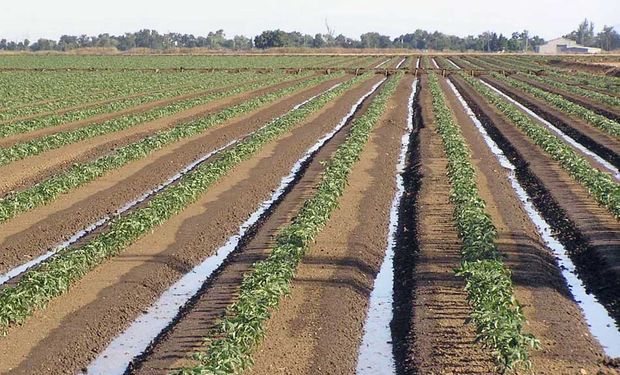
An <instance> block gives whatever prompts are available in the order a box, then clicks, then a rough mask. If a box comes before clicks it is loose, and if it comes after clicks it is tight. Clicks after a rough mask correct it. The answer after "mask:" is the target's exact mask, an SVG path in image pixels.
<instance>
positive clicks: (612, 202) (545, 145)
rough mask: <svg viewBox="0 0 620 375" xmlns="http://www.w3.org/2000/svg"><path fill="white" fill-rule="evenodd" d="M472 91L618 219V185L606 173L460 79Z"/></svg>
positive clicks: (500, 100) (489, 93)
mask: <svg viewBox="0 0 620 375" xmlns="http://www.w3.org/2000/svg"><path fill="white" fill-rule="evenodd" d="M462 77H463V79H465V81H467V82H468V83H469V84H470V85H471V86H472V87H473V88H474V89H475V90H476V91H478V92H479V93H480V94H481V95H482V96H483V97H484V98H486V99H487V100H488V101H489V102H490V103H491V104H492V105H493V106H494V107H495V108H497V109H498V110H499V111H500V112H501V113H503V114H504V115H505V116H506V117H507V118H508V119H509V120H510V121H512V122H513V123H514V124H515V125H517V126H518V127H519V128H520V129H521V130H522V131H523V132H524V133H525V134H526V135H527V136H528V137H530V139H532V141H534V143H535V144H537V145H538V146H539V147H540V148H542V149H543V150H544V151H546V152H547V153H548V154H549V155H550V156H551V157H552V158H553V159H554V160H556V161H557V162H558V163H559V164H560V166H562V168H564V169H565V170H566V171H567V172H568V173H569V174H570V175H571V176H572V177H573V179H575V181H577V182H578V183H580V184H582V185H583V186H584V187H585V188H586V189H587V190H588V191H589V192H590V194H591V195H592V196H593V197H594V199H595V200H596V201H597V202H598V203H599V204H601V205H602V206H604V207H607V209H608V210H609V212H611V213H612V214H613V215H614V216H615V217H616V218H618V219H620V185H618V184H617V183H616V182H614V181H613V180H612V178H611V176H609V175H608V174H607V173H604V172H602V171H600V170H598V169H596V168H594V167H593V166H592V165H591V164H590V163H589V162H588V161H587V160H586V159H585V158H584V157H583V156H581V155H579V154H577V153H576V152H575V150H573V149H572V148H571V147H570V146H569V145H568V144H566V143H565V142H564V141H562V140H561V139H560V138H558V137H557V136H555V135H554V134H553V133H551V131H550V130H549V129H547V128H546V127H544V126H543V125H539V124H538V123H536V122H535V121H533V120H532V119H530V118H529V117H528V116H527V115H525V114H524V113H523V112H522V111H521V110H520V109H519V108H517V107H516V106H515V105H513V104H512V103H510V102H508V101H507V100H506V99H504V98H502V97H501V96H500V95H499V94H497V93H496V92H494V91H493V90H491V89H490V88H488V87H487V86H485V85H484V84H483V83H481V82H480V81H479V80H477V79H474V78H472V77H467V76H464V75H463V76H462Z"/></svg>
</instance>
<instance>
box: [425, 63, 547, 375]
mask: <svg viewBox="0 0 620 375" xmlns="http://www.w3.org/2000/svg"><path fill="white" fill-rule="evenodd" d="M428 78H429V80H428V82H429V89H430V92H431V94H432V98H433V112H434V114H435V120H436V123H437V128H438V131H439V134H440V135H441V138H442V140H443V144H444V149H445V151H446V156H447V158H448V177H449V179H450V183H451V185H452V189H451V194H450V200H451V201H452V202H453V203H454V219H455V223H456V227H457V229H458V232H459V236H460V238H461V240H462V250H461V253H462V262H461V267H460V268H459V269H458V270H457V274H458V275H460V276H463V277H464V278H465V280H466V287H465V289H466V291H467V296H468V300H469V301H470V303H471V305H472V308H473V312H472V313H471V320H472V321H473V323H474V324H475V326H476V335H477V339H478V340H480V342H481V343H482V344H483V345H484V346H485V347H488V348H490V349H491V350H492V351H493V353H494V356H495V359H496V362H497V363H498V365H499V366H501V367H502V368H503V369H514V368H515V367H517V366H524V367H526V368H527V367H529V365H530V363H529V359H528V349H529V348H530V347H537V346H538V345H539V342H538V341H537V340H536V339H535V338H534V337H533V336H532V335H530V334H526V333H524V332H523V325H524V324H525V316H524V315H523V311H522V308H521V306H520V305H519V303H518V302H517V300H516V298H515V296H514V293H513V287H512V280H511V278H510V271H509V270H508V269H507V268H506V267H505V266H504V265H503V263H502V261H501V255H500V253H499V252H498V250H497V248H496V245H495V240H496V239H497V228H496V227H495V225H494V224H493V222H492V220H491V217H490V216H489V214H488V213H487V211H486V207H485V202H484V200H483V199H482V198H481V197H480V195H479V193H478V187H477V185H476V171H475V169H474V167H473V165H472V163H471V155H470V151H469V148H468V147H467V144H466V141H465V139H464V138H463V135H462V134H461V131H460V129H459V126H458V125H457V124H456V123H455V122H454V118H453V116H452V112H451V111H450V109H449V107H448V106H447V104H446V98H445V96H444V93H443V91H442V89H441V87H440V85H439V82H438V78H437V76H436V75H435V74H433V73H431V74H429V77H428Z"/></svg>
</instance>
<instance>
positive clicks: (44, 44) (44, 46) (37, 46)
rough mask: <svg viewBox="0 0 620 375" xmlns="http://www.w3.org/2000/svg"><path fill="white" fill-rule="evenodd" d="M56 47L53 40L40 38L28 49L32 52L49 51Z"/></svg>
mask: <svg viewBox="0 0 620 375" xmlns="http://www.w3.org/2000/svg"><path fill="white" fill-rule="evenodd" d="M12 43H13V42H12ZM56 45H57V43H56V41H55V40H50V39H44V38H40V39H39V40H37V41H36V42H35V43H34V44H33V45H32V46H31V47H30V49H31V50H33V51H51V50H53V49H55V48H56ZM15 47H16V46H15Z"/></svg>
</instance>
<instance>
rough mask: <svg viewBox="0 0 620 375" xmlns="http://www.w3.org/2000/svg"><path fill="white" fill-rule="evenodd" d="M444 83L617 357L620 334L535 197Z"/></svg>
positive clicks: (591, 323)
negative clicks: (463, 110) (479, 135)
mask: <svg viewBox="0 0 620 375" xmlns="http://www.w3.org/2000/svg"><path fill="white" fill-rule="evenodd" d="M447 83H448V85H449V87H450V89H451V90H452V91H453V92H454V94H455V95H456V97H457V99H458V100H459V102H460V104H461V105H462V107H463V108H464V109H465V111H466V113H467V115H468V116H469V117H470V119H471V120H472V122H473V123H474V125H475V127H476V129H477V130H478V132H479V133H480V134H481V135H482V137H483V139H484V141H485V143H486V145H487V146H488V148H489V149H490V150H491V152H492V153H493V154H494V155H495V157H496V158H497V160H498V162H499V163H500V165H501V166H502V167H503V168H504V169H505V171H506V173H507V178H508V180H509V181H510V184H511V186H512V188H513V189H514V192H515V194H516V195H517V197H518V199H519V201H521V204H522V205H523V209H524V210H525V212H526V213H527V215H528V216H529V218H530V220H531V222H532V224H533V225H534V226H535V227H536V229H537V230H538V234H539V235H540V237H541V238H542V239H543V241H544V243H545V244H546V246H547V249H548V250H549V251H550V252H552V253H553V254H554V255H555V257H556V259H557V260H558V266H559V268H560V270H561V272H562V275H563V277H564V280H565V281H566V283H567V284H568V286H569V288H570V290H571V293H572V296H573V299H574V301H575V302H576V303H577V304H578V305H579V307H580V308H581V310H582V311H583V314H584V317H585V319H586V321H587V322H588V327H589V329H590V332H591V333H592V335H594V337H596V338H597V339H598V340H599V342H600V343H601V344H602V346H603V348H604V349H605V353H606V354H607V355H609V356H610V357H620V345H619V343H620V330H619V329H618V327H617V326H616V325H615V322H614V320H613V318H612V317H611V316H610V315H609V313H608V311H607V310H606V309H605V307H604V306H603V305H602V304H601V303H600V302H599V301H598V300H597V299H596V297H595V296H594V295H592V294H591V293H589V292H588V291H587V288H586V285H585V284H584V281H583V280H582V279H581V277H580V276H579V274H578V271H577V269H576V267H575V265H574V263H573V262H572V260H571V259H570V257H569V255H568V251H567V249H566V248H565V247H564V246H563V245H562V243H561V242H560V241H559V239H558V238H557V236H556V235H555V234H554V233H553V230H552V227H551V225H550V224H549V223H548V222H547V221H546V220H545V219H544V217H543V216H542V215H541V213H540V212H539V211H538V210H537V208H536V207H535V205H534V204H533V203H532V202H533V200H534V198H535V197H533V196H531V195H529V194H528V192H527V191H526V189H525V188H524V186H523V185H522V184H521V183H520V182H519V179H518V177H517V174H516V172H515V171H516V170H517V167H516V165H515V164H514V163H513V162H512V161H510V160H509V159H508V157H507V156H506V155H505V154H504V152H503V150H502V149H501V148H500V147H499V146H498V144H497V143H496V142H495V141H494V140H493V139H492V138H491V136H490V135H489V134H488V133H487V131H486V129H485V128H484V126H483V125H482V123H481V122H480V119H479V118H478V117H477V116H476V115H475V113H474V112H473V111H472V109H471V108H470V107H469V105H468V104H467V102H466V101H465V99H463V97H462V96H461V94H460V93H459V91H458V90H457V88H456V87H455V86H454V85H453V84H452V82H450V81H447Z"/></svg>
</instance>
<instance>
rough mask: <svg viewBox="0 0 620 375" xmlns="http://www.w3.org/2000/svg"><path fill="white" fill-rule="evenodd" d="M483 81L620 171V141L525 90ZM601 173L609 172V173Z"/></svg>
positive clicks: (486, 80)
mask: <svg viewBox="0 0 620 375" xmlns="http://www.w3.org/2000/svg"><path fill="white" fill-rule="evenodd" d="M482 79H483V81H485V82H487V83H490V84H491V85H493V86H495V87H496V88H498V89H500V90H501V91H502V92H504V93H505V94H506V95H508V96H509V97H511V98H512V99H514V100H516V101H518V102H519V103H521V104H522V105H524V106H525V107H527V108H529V109H530V110H531V111H533V112H534V113H536V114H537V115H539V116H540V117H542V118H543V119H545V120H547V121H549V122H550V123H551V124H552V125H554V126H555V127H556V128H558V129H560V130H561V131H562V132H564V133H565V134H566V135H568V136H569V137H571V138H573V139H574V140H575V141H577V142H579V143H581V144H582V145H584V146H585V147H586V148H588V149H589V150H590V151H592V152H594V153H595V154H597V155H598V156H600V157H601V158H603V159H605V160H606V161H608V162H609V163H611V164H613V165H614V166H615V167H616V168H620V138H617V137H614V136H612V135H609V134H607V133H605V132H604V131H602V130H600V129H599V128H597V127H596V126H594V125H590V124H588V123H586V122H585V121H584V120H581V119H579V118H575V117H572V116H569V115H568V114H566V113H564V112H562V111H559V110H557V109H555V108H553V107H551V106H550V105H548V104H546V103H543V102H542V101H541V100H539V99H537V98H536V97H534V96H532V95H530V94H528V93H526V92H524V91H522V90H518V89H515V88H513V87H511V86H510V85H509V84H507V83H504V82H501V81H499V80H497V79H494V78H490V77H488V76H486V77H483V78H482ZM526 115H527V116H528V117H530V118H531V119H533V120H534V121H535V122H537V123H540V122H539V121H538V120H536V119H534V118H533V117H532V116H530V115H528V114H526ZM571 148H573V150H575V152H577V153H578V154H580V155H581V156H583V157H584V158H586V159H588V160H589V161H590V163H591V164H592V165H594V166H600V163H599V162H597V161H596V160H594V158H592V157H591V156H589V155H586V154H584V153H583V152H582V151H580V150H578V149H576V148H574V147H572V146H571ZM599 169H602V168H599ZM602 170H603V171H608V170H607V169H602Z"/></svg>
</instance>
